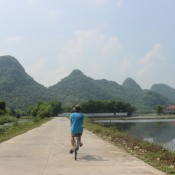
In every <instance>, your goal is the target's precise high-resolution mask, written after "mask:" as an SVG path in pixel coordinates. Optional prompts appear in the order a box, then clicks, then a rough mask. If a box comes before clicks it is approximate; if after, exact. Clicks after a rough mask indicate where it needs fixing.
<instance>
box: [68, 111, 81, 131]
mask: <svg viewBox="0 0 175 175" xmlns="http://www.w3.org/2000/svg"><path fill="white" fill-rule="evenodd" d="M70 120H71V133H73V134H81V133H82V132H83V120H84V115H83V114H82V113H81V112H74V113H72V114H71V115H70Z"/></svg>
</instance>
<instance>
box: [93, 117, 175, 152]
mask: <svg viewBox="0 0 175 175" xmlns="http://www.w3.org/2000/svg"><path fill="white" fill-rule="evenodd" d="M96 122H100V123H103V125H104V126H106V127H109V126H112V127H115V128H116V129H118V130H120V131H123V132H126V133H128V134H129V135H131V136H133V137H135V138H138V139H142V140H146V141H149V142H153V143H158V144H160V145H162V146H163V147H165V148H167V149H169V150H171V151H173V152H175V119H143V120H142V119H141V120H100V121H96Z"/></svg>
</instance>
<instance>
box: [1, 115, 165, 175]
mask: <svg viewBox="0 0 175 175" xmlns="http://www.w3.org/2000/svg"><path fill="white" fill-rule="evenodd" d="M69 127H70V124H69V120H68V119H66V118H61V117H57V118H54V119H53V120H51V121H50V122H48V123H46V124H43V125H42V126H41V127H39V128H36V129H33V130H31V131H28V132H27V133H25V134H22V135H19V136H17V137H14V138H12V139H10V140H8V141H6V142H3V143H1V144H0V175H69V174H70V175H165V173H162V172H161V171H159V170H157V169H155V168H153V167H152V166H150V165H148V164H146V163H144V162H143V161H141V160H139V159H137V158H135V157H133V156H131V155H130V154H128V153H126V152H125V151H123V150H121V149H119V148H118V147H116V146H114V145H112V144H110V143H108V142H107V141H104V140H103V139H101V138H99V137H98V136H96V135H94V134H92V133H91V132H89V131H87V130H85V131H84V134H83V139H82V141H83V143H84V145H83V146H82V147H81V148H80V150H79V153H78V160H77V161H75V160H74V157H73V155H71V154H70V153H69V150H70V133H69Z"/></svg>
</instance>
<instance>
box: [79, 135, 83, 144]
mask: <svg viewBox="0 0 175 175" xmlns="http://www.w3.org/2000/svg"><path fill="white" fill-rule="evenodd" d="M81 136H82V134H80V135H79V141H80V146H82V145H83V143H82V141H81Z"/></svg>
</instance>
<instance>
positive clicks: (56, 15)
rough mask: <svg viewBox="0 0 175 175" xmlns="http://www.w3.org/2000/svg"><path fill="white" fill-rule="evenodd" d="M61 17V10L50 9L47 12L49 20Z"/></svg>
mask: <svg viewBox="0 0 175 175" xmlns="http://www.w3.org/2000/svg"><path fill="white" fill-rule="evenodd" d="M61 15H62V13H61V10H58V9H52V10H49V11H48V16H49V19H50V20H57V19H58V18H60V17H61Z"/></svg>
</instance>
